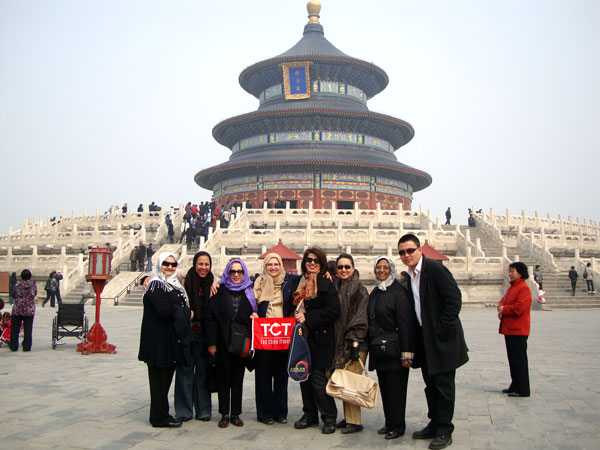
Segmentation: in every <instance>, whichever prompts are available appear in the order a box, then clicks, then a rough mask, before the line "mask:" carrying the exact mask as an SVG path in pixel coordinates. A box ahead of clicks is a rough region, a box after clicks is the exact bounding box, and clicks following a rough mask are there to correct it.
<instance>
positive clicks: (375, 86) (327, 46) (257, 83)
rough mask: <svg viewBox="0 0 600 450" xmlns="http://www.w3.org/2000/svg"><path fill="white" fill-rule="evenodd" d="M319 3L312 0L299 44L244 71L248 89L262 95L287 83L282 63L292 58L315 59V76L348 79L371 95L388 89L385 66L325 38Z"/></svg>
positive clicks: (252, 92)
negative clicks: (366, 59) (381, 66)
mask: <svg viewBox="0 0 600 450" xmlns="http://www.w3.org/2000/svg"><path fill="white" fill-rule="evenodd" d="M316 3H317V2H309V5H308V10H309V23H307V24H306V26H305V27H304V35H303V36H302V39H300V40H299V41H298V42H297V43H296V45H294V46H293V47H292V48H290V49H289V50H288V51H286V52H284V53H282V54H280V55H278V56H275V57H273V58H270V59H266V60H264V61H260V62H258V63H256V64H253V65H251V66H249V67H247V68H246V69H244V70H243V71H242V73H241V74H240V84H241V86H242V87H243V88H244V89H245V90H246V91H247V92H249V93H250V94H252V95H254V96H255V97H256V98H259V95H260V93H261V92H263V91H264V90H265V89H267V88H269V87H271V86H274V85H276V84H281V83H283V74H282V70H281V67H279V64H281V63H285V62H292V61H294V62H295V61H311V62H312V63H313V65H312V67H311V69H310V72H311V78H313V79H320V80H330V81H341V82H344V83H348V84H350V85H352V86H356V87H358V88H360V89H362V90H363V91H364V92H365V94H366V95H367V97H368V98H371V97H373V96H375V95H377V94H378V93H379V92H381V91H382V90H384V89H385V87H386V86H387V85H388V82H389V78H388V76H387V74H386V73H385V71H384V70H383V69H381V68H379V67H377V66H376V65H374V64H371V63H369V62H366V61H363V60H361V59H357V58H353V57H351V56H348V55H346V54H345V53H344V52H342V51H341V50H339V49H337V48H336V47H335V46H334V45H333V44H332V43H331V42H329V41H328V40H327V39H326V38H325V33H324V32H323V26H322V25H321V24H320V23H319V22H318V17H319V15H318V13H319V10H320V5H317V4H316ZM311 4H312V5H311Z"/></svg>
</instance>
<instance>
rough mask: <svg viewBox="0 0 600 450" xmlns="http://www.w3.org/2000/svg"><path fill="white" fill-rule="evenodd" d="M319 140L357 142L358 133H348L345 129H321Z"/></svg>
mask: <svg viewBox="0 0 600 450" xmlns="http://www.w3.org/2000/svg"><path fill="white" fill-rule="evenodd" d="M321 140H322V141H335V142H347V143H349V144H358V135H357V134H356V133H348V132H346V131H322V132H321Z"/></svg>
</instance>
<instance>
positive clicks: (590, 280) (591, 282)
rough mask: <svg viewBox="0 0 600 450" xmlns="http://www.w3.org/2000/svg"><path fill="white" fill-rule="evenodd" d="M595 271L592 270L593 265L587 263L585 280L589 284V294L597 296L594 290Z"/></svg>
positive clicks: (584, 272) (584, 270)
mask: <svg viewBox="0 0 600 450" xmlns="http://www.w3.org/2000/svg"><path fill="white" fill-rule="evenodd" d="M593 274H594V271H593V270H592V263H587V265H586V266H585V269H583V279H584V280H585V283H586V284H587V290H588V294H595V293H596V290H595V289H594V276H593Z"/></svg>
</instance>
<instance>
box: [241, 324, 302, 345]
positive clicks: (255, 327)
mask: <svg viewBox="0 0 600 450" xmlns="http://www.w3.org/2000/svg"><path fill="white" fill-rule="evenodd" d="M295 324H296V319H294V318H293V317H282V318H275V317H273V318H260V319H253V320H252V348H254V349H255V350H288V349H289V348H290V341H291V339H292V330H293V328H294V325H295Z"/></svg>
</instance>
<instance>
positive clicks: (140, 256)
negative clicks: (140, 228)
mask: <svg viewBox="0 0 600 450" xmlns="http://www.w3.org/2000/svg"><path fill="white" fill-rule="evenodd" d="M146 250H147V249H146V246H145V245H144V243H143V242H142V241H140V245H138V251H137V261H138V270H139V271H140V272H143V271H144V263H145V262H146Z"/></svg>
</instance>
